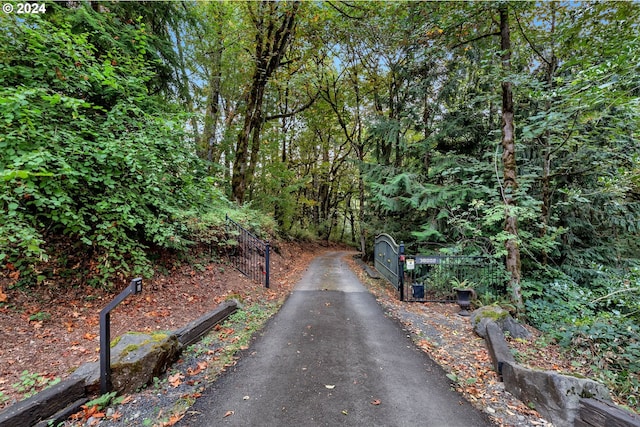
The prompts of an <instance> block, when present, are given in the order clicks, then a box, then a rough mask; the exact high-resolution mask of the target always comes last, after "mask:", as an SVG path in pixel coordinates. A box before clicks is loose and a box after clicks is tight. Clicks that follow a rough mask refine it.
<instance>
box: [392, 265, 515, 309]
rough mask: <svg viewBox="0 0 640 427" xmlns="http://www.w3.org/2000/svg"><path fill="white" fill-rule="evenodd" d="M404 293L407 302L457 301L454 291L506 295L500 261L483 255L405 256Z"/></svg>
mask: <svg viewBox="0 0 640 427" xmlns="http://www.w3.org/2000/svg"><path fill="white" fill-rule="evenodd" d="M405 262H406V265H405V281H404V293H405V295H407V298H406V299H407V301H433V302H454V301H455V288H473V289H474V290H475V292H476V293H477V294H478V295H482V294H486V293H492V294H494V295H499V294H502V293H504V291H505V289H504V281H503V280H502V276H501V274H500V272H501V269H500V268H498V265H497V261H496V260H494V259H493V258H490V257H483V256H442V255H415V256H410V255H407V256H406V261H405Z"/></svg>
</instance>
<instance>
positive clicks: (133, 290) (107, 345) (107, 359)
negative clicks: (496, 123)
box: [100, 277, 142, 394]
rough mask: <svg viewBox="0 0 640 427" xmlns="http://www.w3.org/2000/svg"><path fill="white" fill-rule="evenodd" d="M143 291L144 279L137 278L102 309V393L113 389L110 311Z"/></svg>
mask: <svg viewBox="0 0 640 427" xmlns="http://www.w3.org/2000/svg"><path fill="white" fill-rule="evenodd" d="M140 292H142V279H141V278H139V277H138V278H135V279H133V280H132V281H131V283H130V284H129V286H127V287H126V289H125V290H124V291H122V292H120V294H118V296H116V297H115V298H114V300H113V301H111V302H110V303H109V304H107V306H106V307H105V308H103V309H102V311H100V393H102V394H105V393H109V392H110V391H111V322H110V320H111V316H110V312H111V310H113V309H114V308H116V306H117V305H118V304H120V303H121V302H122V301H123V300H124V299H125V298H126V297H127V296H129V295H131V294H137V293H140Z"/></svg>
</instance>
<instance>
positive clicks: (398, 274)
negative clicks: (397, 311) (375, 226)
mask: <svg viewBox="0 0 640 427" xmlns="http://www.w3.org/2000/svg"><path fill="white" fill-rule="evenodd" d="M374 251H375V262H374V265H375V267H376V270H378V272H379V273H380V274H382V275H383V276H384V277H385V278H386V279H387V280H388V281H389V282H390V283H391V284H392V285H393V286H394V287H396V289H399V290H402V288H403V283H404V272H403V268H402V267H403V265H402V261H403V260H402V257H403V256H404V244H402V243H400V244H399V245H398V244H397V243H396V242H395V240H393V237H391V236H389V235H388V234H386V233H383V234H379V235H378V236H376V241H375V245H374ZM403 294H404V292H400V300H401V301H402V300H403V299H404V297H403Z"/></svg>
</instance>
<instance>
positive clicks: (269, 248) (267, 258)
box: [264, 242, 271, 288]
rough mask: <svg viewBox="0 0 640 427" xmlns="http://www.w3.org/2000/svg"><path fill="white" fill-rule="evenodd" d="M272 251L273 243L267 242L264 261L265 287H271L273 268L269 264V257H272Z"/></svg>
mask: <svg viewBox="0 0 640 427" xmlns="http://www.w3.org/2000/svg"><path fill="white" fill-rule="evenodd" d="M270 252H271V245H270V244H269V242H267V244H266V245H265V249H264V259H265V261H264V263H265V266H266V267H265V274H266V276H265V278H264V286H265V288H268V287H269V273H270V272H271V268H270V266H269V258H270Z"/></svg>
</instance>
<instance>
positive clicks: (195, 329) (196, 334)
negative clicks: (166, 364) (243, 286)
mask: <svg viewBox="0 0 640 427" xmlns="http://www.w3.org/2000/svg"><path fill="white" fill-rule="evenodd" d="M238 308H242V307H241V306H240V304H239V303H238V301H237V300H234V299H233V300H228V301H225V302H224V303H222V304H220V305H219V306H218V307H217V308H216V309H215V310H213V311H211V312H209V313H207V314H205V315H204V316H202V317H200V318H198V319H196V320H194V321H193V322H190V323H189V324H187V325H185V326H184V327H183V328H180V329H178V330H177V331H175V332H174V333H173V334H174V335H175V336H176V337H177V338H178V342H179V343H180V347H181V348H184V347H186V346H188V345H191V344H193V343H194V342H196V341H198V340H199V339H200V338H202V337H203V336H204V335H205V334H206V333H207V332H209V331H210V330H211V328H213V327H214V326H215V325H216V324H218V323H220V322H222V321H223V320H224V319H226V318H227V317H229V316H231V315H232V314H233V313H235V311H236V310H237V309H238Z"/></svg>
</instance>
